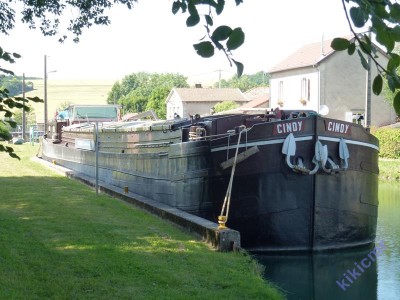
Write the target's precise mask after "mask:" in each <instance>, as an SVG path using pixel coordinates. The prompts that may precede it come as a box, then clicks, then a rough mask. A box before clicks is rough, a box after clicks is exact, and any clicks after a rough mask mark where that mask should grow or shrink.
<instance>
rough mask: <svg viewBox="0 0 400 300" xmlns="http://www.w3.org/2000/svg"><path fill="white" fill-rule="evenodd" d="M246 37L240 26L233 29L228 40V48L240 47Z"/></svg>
mask: <svg viewBox="0 0 400 300" xmlns="http://www.w3.org/2000/svg"><path fill="white" fill-rule="evenodd" d="M244 37H245V35H244V32H243V30H242V28H240V27H238V28H235V29H233V31H232V33H231V34H230V36H229V38H228V41H227V42H226V47H227V48H228V50H235V49H237V48H239V47H240V46H241V45H242V44H243V43H244Z"/></svg>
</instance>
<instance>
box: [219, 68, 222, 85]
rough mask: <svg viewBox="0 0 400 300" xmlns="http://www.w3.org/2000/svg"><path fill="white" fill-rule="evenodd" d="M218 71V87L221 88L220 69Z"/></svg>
mask: <svg viewBox="0 0 400 300" xmlns="http://www.w3.org/2000/svg"><path fill="white" fill-rule="evenodd" d="M218 71H219V77H218V88H221V71H222V70H221V69H219V70H218Z"/></svg>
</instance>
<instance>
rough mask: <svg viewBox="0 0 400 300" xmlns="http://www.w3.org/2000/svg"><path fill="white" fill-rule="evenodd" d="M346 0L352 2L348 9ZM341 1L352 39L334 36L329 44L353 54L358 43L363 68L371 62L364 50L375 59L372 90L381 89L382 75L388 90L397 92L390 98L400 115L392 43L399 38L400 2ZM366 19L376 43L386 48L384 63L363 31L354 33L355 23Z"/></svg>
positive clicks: (363, 23) (399, 83) (361, 23)
mask: <svg viewBox="0 0 400 300" xmlns="http://www.w3.org/2000/svg"><path fill="white" fill-rule="evenodd" d="M349 2H352V3H353V4H355V5H354V6H352V7H351V8H350V9H349V12H348V11H347V7H346V3H349ZM342 5H343V9H344V11H345V15H346V18H347V22H348V23H349V27H350V30H351V32H352V34H353V36H354V40H353V41H349V40H348V39H345V38H335V39H334V40H333V41H332V44H331V47H332V48H333V49H334V50H337V51H344V50H347V53H348V54H349V55H352V54H353V53H354V52H355V50H356V43H357V44H358V46H359V49H358V50H357V53H358V55H359V57H360V59H361V64H362V66H363V67H364V69H366V70H369V69H370V65H369V63H368V61H367V59H366V58H365V56H364V54H365V55H367V57H369V58H370V59H371V60H372V61H373V62H374V64H375V66H376V67H377V70H378V74H377V75H376V76H375V78H374V80H373V84H372V91H373V93H374V94H375V95H379V94H380V93H381V92H382V89H383V79H384V78H385V79H386V80H387V81H388V86H389V88H390V90H391V91H392V92H393V93H395V92H396V95H395V96H394V99H393V107H394V109H395V111H396V113H397V115H400V91H399V90H400V78H399V75H398V74H397V68H398V67H399V66H400V56H399V55H398V54H396V53H394V46H395V43H396V42H400V26H399V23H400V4H398V3H392V2H390V1H387V0H377V1H369V0H342ZM350 19H351V20H350ZM368 22H370V23H371V26H370V30H371V31H372V32H374V34H375V37H376V41H377V43H378V44H380V45H382V46H384V47H385V48H386V51H387V52H386V53H387V57H388V63H387V66H386V67H384V66H382V65H381V64H380V63H379V62H378V60H377V58H378V55H377V53H378V51H377V49H376V47H375V46H374V45H373V43H372V42H371V39H370V38H369V36H368V35H367V34H365V33H364V34H357V33H356V32H355V30H354V27H357V28H363V27H365V26H366V25H367V23H368ZM353 25H354V27H353Z"/></svg>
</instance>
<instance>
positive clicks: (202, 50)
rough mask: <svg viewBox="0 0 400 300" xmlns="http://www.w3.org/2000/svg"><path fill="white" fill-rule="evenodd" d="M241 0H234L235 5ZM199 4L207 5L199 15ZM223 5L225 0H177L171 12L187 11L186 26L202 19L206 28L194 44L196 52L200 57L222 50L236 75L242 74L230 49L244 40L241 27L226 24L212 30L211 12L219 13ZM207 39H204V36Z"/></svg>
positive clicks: (242, 67)
mask: <svg viewBox="0 0 400 300" xmlns="http://www.w3.org/2000/svg"><path fill="white" fill-rule="evenodd" d="M242 2H243V1H242V0H235V3H236V5H239V4H240V3H242ZM200 5H204V6H208V12H207V13H205V14H203V15H200V14H199V10H198V7H199V6H200ZM224 7H225V0H216V1H214V0H177V1H174V3H173V4H172V13H173V14H176V13H178V12H179V11H182V13H186V12H188V13H189V16H188V18H187V19H186V26H188V27H193V26H196V25H198V24H199V23H200V22H201V20H203V24H204V25H203V26H204V27H205V29H206V36H204V37H203V38H202V39H201V42H199V43H197V44H194V45H193V47H194V49H195V50H196V52H197V54H198V55H200V56H201V57H205V58H208V57H212V56H214V53H215V49H217V50H220V51H222V52H223V53H224V54H225V56H226V58H227V59H228V61H229V64H230V65H231V66H232V64H235V66H236V70H237V74H238V76H241V75H242V74H243V70H244V66H243V64H242V63H241V62H239V61H237V60H235V59H234V58H233V54H232V50H236V49H238V48H239V47H240V46H241V45H242V44H243V43H244V40H245V34H244V32H243V30H242V28H240V27H237V28H234V29H232V28H231V27H229V26H227V25H221V26H219V27H217V28H216V29H215V30H212V27H213V25H214V17H213V12H214V11H215V13H216V14H217V15H220V14H221V13H222V12H223V10H224ZM206 37H207V38H208V40H204V39H205V38H206Z"/></svg>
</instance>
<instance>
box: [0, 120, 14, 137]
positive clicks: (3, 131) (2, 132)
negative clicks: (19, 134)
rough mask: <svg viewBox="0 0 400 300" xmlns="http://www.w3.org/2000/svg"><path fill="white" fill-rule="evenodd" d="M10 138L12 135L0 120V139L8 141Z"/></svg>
mask: <svg viewBox="0 0 400 300" xmlns="http://www.w3.org/2000/svg"><path fill="white" fill-rule="evenodd" d="M11 139H12V135H11V133H10V131H9V130H8V128H7V126H6V125H5V124H4V123H3V122H2V121H0V141H9V140H11Z"/></svg>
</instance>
